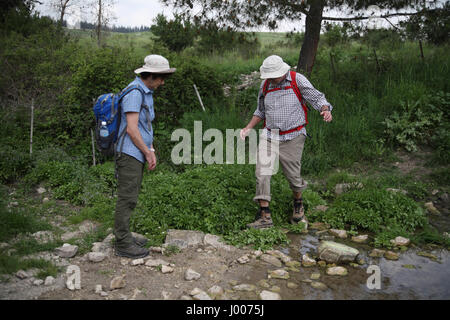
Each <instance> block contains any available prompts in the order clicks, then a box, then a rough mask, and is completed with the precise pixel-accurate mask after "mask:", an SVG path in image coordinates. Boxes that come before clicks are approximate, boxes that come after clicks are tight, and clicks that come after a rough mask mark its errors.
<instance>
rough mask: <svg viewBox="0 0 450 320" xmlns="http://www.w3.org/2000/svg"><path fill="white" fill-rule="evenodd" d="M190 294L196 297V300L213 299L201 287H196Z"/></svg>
mask: <svg viewBox="0 0 450 320" xmlns="http://www.w3.org/2000/svg"><path fill="white" fill-rule="evenodd" d="M189 294H190V295H191V296H192V297H193V298H194V300H212V299H211V297H210V296H209V295H208V294H207V293H206V292H205V291H203V290H201V289H199V288H194V289H193V290H192V291H191V292H190V293H189Z"/></svg>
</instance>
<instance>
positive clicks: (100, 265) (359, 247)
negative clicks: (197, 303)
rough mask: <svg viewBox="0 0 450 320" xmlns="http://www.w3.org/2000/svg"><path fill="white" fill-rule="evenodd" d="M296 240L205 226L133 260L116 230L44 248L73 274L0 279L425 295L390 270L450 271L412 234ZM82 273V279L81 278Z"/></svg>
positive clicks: (77, 288)
mask: <svg viewBox="0 0 450 320" xmlns="http://www.w3.org/2000/svg"><path fill="white" fill-rule="evenodd" d="M87 225H91V223H90V222H89V221H85V222H84V223H82V224H80V226H79V228H81V229H83V228H86V226H87ZM85 231H86V230H85ZM135 236H138V237H139V236H140V235H138V234H135ZM290 238H291V243H290V245H289V246H286V247H280V248H278V249H274V250H270V251H267V252H261V251H255V250H253V249H251V248H245V249H239V248H236V247H233V246H229V245H226V244H223V243H222V242H220V241H219V238H218V237H217V236H213V235H209V234H204V233H202V232H198V231H186V230H169V232H168V234H167V237H166V242H165V244H164V245H163V246H162V247H151V248H150V249H151V254H150V256H148V257H146V258H144V259H136V260H132V259H127V258H121V257H117V256H115V255H114V252H113V249H112V243H111V241H112V240H113V235H112V234H110V235H109V236H107V237H106V238H105V240H104V241H103V242H98V243H94V244H93V246H92V250H91V252H89V253H86V254H84V255H79V254H77V248H76V246H71V245H68V244H67V245H65V246H63V247H60V248H58V249H56V250H55V251H54V252H46V253H40V254H38V255H37V256H39V257H42V258H44V259H49V260H53V261H54V262H55V263H56V264H58V265H60V266H63V267H64V268H63V269H64V270H65V271H66V272H65V273H64V272H63V273H62V274H60V275H59V276H58V277H57V278H56V279H53V278H51V277H49V278H47V279H45V280H38V279H36V278H35V273H36V271H37V270H24V271H19V272H17V273H16V274H15V275H11V276H9V277H8V279H7V281H3V282H1V283H0V299H25V300H30V299H42V300H49V299H51V300H60V299H62V300H211V299H218V300H260V299H261V300H287V299H289V300H297V299H402V298H423V297H424V296H423V295H420V293H419V292H417V291H419V290H420V288H419V287H417V288H414V284H413V283H412V284H411V288H410V291H409V292H406V291H405V290H404V289H402V286H403V287H404V286H405V285H406V286H407V285H408V284H405V283H402V284H401V285H400V286H399V285H396V284H395V278H393V277H392V276H390V275H389V273H390V271H392V270H396V269H395V266H396V265H397V266H400V264H401V269H402V270H401V272H406V273H408V272H411V269H415V270H417V272H418V273H417V275H419V274H420V272H427V274H428V276H429V277H433V278H430V279H429V282H428V284H425V285H430V284H433V281H434V280H435V281H436V282H438V283H439V282H442V281H441V280H440V279H442V278H444V279H448V276H449V274H448V270H449V269H450V268H448V267H449V262H450V260H449V255H448V252H447V251H446V250H441V249H436V250H434V251H432V250H428V251H426V252H424V251H423V250H422V251H420V250H419V249H417V248H409V249H408V246H409V247H410V246H411V245H410V244H409V241H408V239H404V238H401V237H399V238H396V239H393V240H394V241H395V243H396V249H395V250H392V251H386V250H384V251H383V250H377V249H373V248H370V247H369V246H367V245H366V244H365V243H366V241H367V237H365V236H364V235H359V236H357V237H353V238H351V237H349V236H347V234H346V232H345V231H344V230H333V229H329V228H328V226H327V225H325V224H322V223H315V224H312V226H311V227H310V231H309V233H305V234H303V235H292V236H291V237H290ZM175 248H177V249H175ZM402 257H404V259H411V257H412V259H413V260H414V261H413V264H411V263H410V264H405V262H404V261H403V262H401V261H402ZM399 259H400V260H399ZM399 261H400V262H399ZM405 261H406V260H405ZM408 261H409V260H408ZM399 263H400V264H399ZM374 265H375V266H382V267H383V269H384V270H383V271H385V272H384V273H385V274H384V275H383V276H382V277H381V278H380V280H381V284H380V285H381V287H382V288H381V289H382V290H372V289H370V288H368V286H367V283H368V278H369V276H370V274H368V273H367V270H368V268H369V266H374ZM430 268H431V269H430ZM433 268H438V269H433ZM439 268H441V269H439ZM420 269H422V270H420ZM74 270H75V273H74ZM436 270H438V271H437V273H436ZM445 270H447V271H445ZM77 271H78V272H79V278H78V279H79V282H77V281H76V278H75V274H76V272H77ZM411 277H412V278H414V277H415V276H414V275H411ZM412 278H411V279H412ZM441 286H442V285H441ZM445 296H446V297H447V298H449V297H450V288H447V287H446V286H444V287H442V288H441V290H440V291H438V292H437V293H433V292H431V293H429V294H428V296H425V298H442V297H445Z"/></svg>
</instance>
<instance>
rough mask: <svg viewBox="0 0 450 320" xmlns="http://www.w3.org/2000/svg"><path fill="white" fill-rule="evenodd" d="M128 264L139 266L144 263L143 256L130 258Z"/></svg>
mask: <svg viewBox="0 0 450 320" xmlns="http://www.w3.org/2000/svg"><path fill="white" fill-rule="evenodd" d="M130 264H131V265H132V266H140V265H143V264H144V259H143V258H140V259H134V260H131V262H130Z"/></svg>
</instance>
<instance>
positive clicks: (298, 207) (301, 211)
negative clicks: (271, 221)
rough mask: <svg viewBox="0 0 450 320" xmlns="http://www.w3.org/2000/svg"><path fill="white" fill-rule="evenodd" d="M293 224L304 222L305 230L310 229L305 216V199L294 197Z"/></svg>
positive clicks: (291, 220)
mask: <svg viewBox="0 0 450 320" xmlns="http://www.w3.org/2000/svg"><path fill="white" fill-rule="evenodd" d="M290 222H291V224H298V223H299V222H302V223H303V224H304V225H305V230H306V229H308V219H306V216H305V207H304V206H303V199H302V198H300V199H294V211H293V212H292V217H291V219H290Z"/></svg>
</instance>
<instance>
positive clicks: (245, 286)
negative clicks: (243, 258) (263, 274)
mask: <svg viewBox="0 0 450 320" xmlns="http://www.w3.org/2000/svg"><path fill="white" fill-rule="evenodd" d="M233 290H235V291H255V290H256V286H255V285H253V284H247V283H243V284H238V285H236V286H234V287H233Z"/></svg>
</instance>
